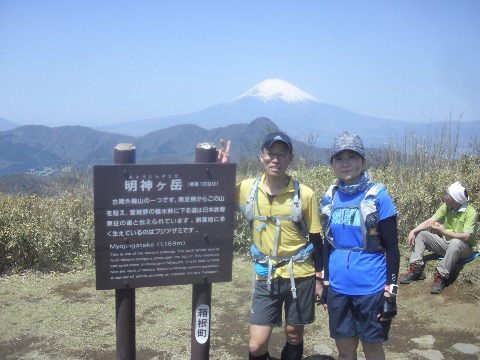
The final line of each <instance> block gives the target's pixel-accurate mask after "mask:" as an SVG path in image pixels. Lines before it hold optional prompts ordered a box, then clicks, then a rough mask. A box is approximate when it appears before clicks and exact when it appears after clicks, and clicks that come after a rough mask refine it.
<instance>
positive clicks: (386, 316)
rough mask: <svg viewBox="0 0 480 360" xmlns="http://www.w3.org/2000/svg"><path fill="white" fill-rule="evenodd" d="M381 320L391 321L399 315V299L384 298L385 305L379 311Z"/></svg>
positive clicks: (393, 297)
mask: <svg viewBox="0 0 480 360" xmlns="http://www.w3.org/2000/svg"><path fill="white" fill-rule="evenodd" d="M379 313H380V319H383V320H391V319H393V318H394V317H395V315H397V297H396V296H390V297H386V296H384V297H383V304H382V305H380V309H379Z"/></svg>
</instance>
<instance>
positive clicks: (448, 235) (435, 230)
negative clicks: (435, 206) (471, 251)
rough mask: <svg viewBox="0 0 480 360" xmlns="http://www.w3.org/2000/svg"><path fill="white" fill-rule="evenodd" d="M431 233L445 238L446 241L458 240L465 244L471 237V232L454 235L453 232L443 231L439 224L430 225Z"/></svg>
mask: <svg viewBox="0 0 480 360" xmlns="http://www.w3.org/2000/svg"><path fill="white" fill-rule="evenodd" d="M431 231H432V233H434V234H437V235H439V236H445V237H446V238H447V239H459V240H461V241H463V242H467V243H468V242H469V240H470V236H472V233H471V232H462V233H456V232H453V231H449V230H445V228H444V227H443V225H442V224H440V223H434V224H432V226H431Z"/></svg>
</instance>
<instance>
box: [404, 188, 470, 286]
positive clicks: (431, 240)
mask: <svg viewBox="0 0 480 360" xmlns="http://www.w3.org/2000/svg"><path fill="white" fill-rule="evenodd" d="M469 200H470V199H469V197H468V192H467V189H465V187H463V186H462V185H461V184H460V183H459V182H458V181H457V182H455V183H453V184H452V185H450V186H449V187H448V189H447V192H446V193H445V203H443V204H442V205H441V206H440V208H439V209H438V210H437V212H436V213H435V214H434V215H433V216H432V217H431V218H429V219H427V220H425V221H424V222H422V223H421V224H419V225H417V226H416V227H415V228H414V229H412V230H411V231H410V233H409V234H408V243H409V245H410V246H412V248H413V253H412V255H411V256H410V269H409V271H408V272H407V273H406V274H405V275H404V276H403V277H402V278H401V279H400V283H401V284H410V283H411V282H412V281H414V280H423V279H425V273H424V272H423V265H424V262H423V252H424V251H425V249H427V250H430V251H432V252H434V253H436V254H438V255H440V256H443V259H442V260H441V261H440V263H439V264H438V266H437V270H436V272H435V276H434V282H433V286H432V290H431V293H432V294H439V293H441V292H442V291H443V289H444V287H445V279H448V277H449V276H450V274H452V270H453V267H454V266H455V263H456V262H457V261H458V260H462V259H466V258H468V257H470V256H472V255H473V250H474V247H475V245H476V239H477V212H476V211H475V209H474V208H473V207H472V206H471V205H469V203H468V202H469Z"/></svg>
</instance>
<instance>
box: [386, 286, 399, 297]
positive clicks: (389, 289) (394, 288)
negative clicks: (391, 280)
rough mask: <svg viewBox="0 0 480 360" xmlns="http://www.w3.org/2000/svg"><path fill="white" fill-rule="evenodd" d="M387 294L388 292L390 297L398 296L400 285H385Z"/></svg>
mask: <svg viewBox="0 0 480 360" xmlns="http://www.w3.org/2000/svg"><path fill="white" fill-rule="evenodd" d="M384 290H385V292H388V293H389V294H390V295H393V296H397V291H398V285H395V284H389V285H385V289H384Z"/></svg>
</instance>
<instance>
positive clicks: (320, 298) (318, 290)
mask: <svg viewBox="0 0 480 360" xmlns="http://www.w3.org/2000/svg"><path fill="white" fill-rule="evenodd" d="M328 287H329V285H328V283H326V284H325V283H324V284H323V285H322V281H321V280H317V281H316V286H315V298H316V300H317V305H323V307H324V309H325V310H326V309H327V308H328V305H327V297H328Z"/></svg>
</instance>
